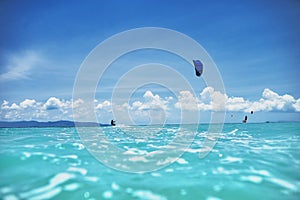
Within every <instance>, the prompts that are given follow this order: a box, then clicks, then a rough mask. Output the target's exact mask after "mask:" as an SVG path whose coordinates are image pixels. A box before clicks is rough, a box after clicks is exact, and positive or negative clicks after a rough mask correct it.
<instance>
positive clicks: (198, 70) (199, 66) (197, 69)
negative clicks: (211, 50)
mask: <svg viewBox="0 0 300 200" xmlns="http://www.w3.org/2000/svg"><path fill="white" fill-rule="evenodd" d="M193 63H194V66H195V72H196V76H201V74H202V72H203V64H202V62H201V61H200V60H193Z"/></svg>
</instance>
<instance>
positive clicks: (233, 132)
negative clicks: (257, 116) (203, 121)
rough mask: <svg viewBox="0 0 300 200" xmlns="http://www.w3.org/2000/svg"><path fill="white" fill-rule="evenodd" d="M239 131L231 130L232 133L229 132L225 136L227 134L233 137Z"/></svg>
mask: <svg viewBox="0 0 300 200" xmlns="http://www.w3.org/2000/svg"><path fill="white" fill-rule="evenodd" d="M238 130H239V129H237V128H236V129H234V130H232V131H230V132H229V133H227V134H229V135H235V133H236V132H237V131H238Z"/></svg>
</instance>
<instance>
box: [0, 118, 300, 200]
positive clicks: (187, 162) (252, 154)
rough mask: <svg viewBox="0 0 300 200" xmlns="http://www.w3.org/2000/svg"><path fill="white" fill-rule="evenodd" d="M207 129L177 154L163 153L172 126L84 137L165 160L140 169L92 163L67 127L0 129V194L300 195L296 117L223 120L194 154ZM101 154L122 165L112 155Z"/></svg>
mask: <svg viewBox="0 0 300 200" xmlns="http://www.w3.org/2000/svg"><path fill="white" fill-rule="evenodd" d="M207 127H208V126H207V125H200V126H199V127H198V132H197V133H196V136H195V139H194V141H193V143H192V144H191V145H190V146H189V148H186V149H184V150H185V153H184V154H183V155H182V156H181V157H180V158H177V157H170V156H168V157H163V155H164V152H165V151H166V150H167V151H171V150H172V149H174V148H179V147H180V146H178V145H175V146H174V145H166V144H168V143H169V142H170V141H172V139H173V138H174V136H175V135H176V133H177V131H176V130H177V129H178V126H176V125H167V126H165V127H160V128H158V127H149V126H134V127H119V128H111V127H105V128H104V129H103V130H104V131H105V134H106V140H102V139H101V138H100V140H99V141H96V139H99V138H97V137H93V136H92V135H91V138H90V141H89V142H91V144H95V148H98V145H99V144H100V145H102V146H103V147H107V146H108V144H109V143H111V144H114V145H116V146H118V148H121V149H122V150H124V152H123V154H124V155H126V156H128V158H129V159H128V162H132V163H137V164H148V163H149V162H152V160H151V158H153V157H152V156H154V155H161V156H162V157H161V159H159V160H155V163H156V165H164V164H169V163H172V164H170V165H167V166H166V167H163V168H162V169H159V170H156V171H152V172H149V173H140V174H133V173H125V172H122V171H117V170H114V169H111V168H108V167H107V166H105V165H104V164H103V163H101V162H99V161H98V160H97V159H95V158H94V157H93V156H92V155H91V154H90V152H88V151H87V149H86V148H85V146H84V143H83V142H82V141H81V140H80V138H79V137H78V135H77V133H76V130H75V129H74V128H27V129H4V128H2V129H0V137H1V140H0V142H1V145H0V153H1V157H0V163H1V164H0V170H1V172H0V173H1V174H0V180H1V181H0V183H1V184H0V199H4V200H15V199H160V200H165V199H207V200H217V199H222V200H225V199H298V198H299V195H300V175H299V173H298V172H299V171H300V155H299V152H300V146H299V143H300V124H299V123H269V124H225V127H224V129H223V132H222V134H221V136H220V138H219V140H218V143H217V145H216V146H215V147H214V149H213V150H212V151H211V152H210V154H209V155H208V156H207V157H205V158H204V159H200V158H199V153H200V152H201V151H205V148H202V146H201V145H202V144H203V140H204V139H205V138H206V137H207V130H206V129H207ZM153 130H157V132H156V133H153ZM191 130H193V129H191ZM185 131H188V129H186V130H185ZM108 142H109V143H108ZM103 152H104V153H105V151H103ZM149 154H150V156H149ZM107 156H109V158H108V159H115V160H116V161H117V163H118V164H119V165H124V163H123V162H122V160H120V158H119V157H118V156H116V155H113V154H111V153H109V154H107Z"/></svg>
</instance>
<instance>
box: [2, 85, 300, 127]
mask: <svg viewBox="0 0 300 200" xmlns="http://www.w3.org/2000/svg"><path fill="white" fill-rule="evenodd" d="M224 101H225V102H226V104H225V109H226V111H230V112H250V111H254V112H266V111H267V112H270V111H279V112H300V98H299V99H296V98H294V97H293V96H291V95H288V94H284V95H279V94H277V93H276V92H274V91H272V90H270V89H268V88H266V89H264V91H263V92H262V95H261V98H260V99H258V100H256V101H250V100H248V99H244V98H243V97H229V96H228V95H227V94H222V93H221V92H219V91H215V90H214V88H211V87H206V88H204V89H203V91H202V92H201V93H200V94H198V95H197V96H195V95H194V94H193V93H192V92H190V91H180V93H179V94H178V96H177V99H175V98H173V97H170V96H167V97H161V96H159V95H158V94H155V93H153V92H152V91H150V90H148V91H146V92H145V93H144V95H143V96H142V97H141V98H140V99H139V100H137V101H132V102H124V103H123V104H120V105H115V104H113V103H112V102H110V101H109V100H104V101H99V100H95V101H94V102H95V113H96V115H97V117H98V121H100V122H102V121H105V122H106V121H108V120H110V119H111V118H112V117H113V114H112V113H114V115H115V114H117V115H118V120H119V121H135V122H138V123H145V122H146V123H163V122H164V121H165V119H166V118H169V117H172V116H173V115H174V113H175V114H177V113H178V111H180V110H181V109H182V110H198V111H200V112H201V111H219V110H220V109H222V106H221V105H219V102H224ZM73 108H79V109H81V112H80V113H82V114H84V111H85V110H84V101H83V100H82V99H77V100H75V101H74V102H72V100H65V99H59V98H57V97H50V98H49V99H47V100H45V101H44V102H40V101H36V100H35V99H25V100H23V101H22V102H19V103H17V102H9V101H7V100H4V101H3V102H2V104H1V107H0V116H1V120H11V121H13V120H41V121H48V120H63V119H64V120H72V119H73V112H72V109H73ZM128 113H129V114H128ZM124 116H129V118H130V119H128V117H127V118H126V119H125V118H124V119H121V118H122V117H124Z"/></svg>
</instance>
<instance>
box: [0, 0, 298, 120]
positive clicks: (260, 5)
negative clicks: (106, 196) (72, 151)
mask: <svg viewBox="0 0 300 200" xmlns="http://www.w3.org/2000/svg"><path fill="white" fill-rule="evenodd" d="M298 19H300V1H297V0H272V1H271V0H263V1H259V0H254V1H238V0H236V1H234V0H229V1H217V0H212V1H197V0H187V1H170V0H166V1H158V0H152V1H143V0H142V1H138V0H132V1H126V0H124V1H117V0H113V1H104V0H103V1H102V0H100V1H93V0H91V1H50V0H49V1H47V0H44V1H38V0H28V1H17V0H2V1H0V37H1V42H0V106H1V110H0V120H1V121H16V120H38V121H53V120H73V110H72V102H73V106H78V107H80V108H82V109H84V105H85V102H84V99H73V89H74V88H73V87H74V84H75V81H76V77H77V74H78V73H79V70H80V66H81V65H82V64H83V62H84V60H85V59H86V58H87V56H88V55H89V54H90V53H91V51H92V50H93V49H94V48H95V47H96V46H97V45H99V44H100V43H101V42H103V41H105V40H107V39H108V38H110V37H112V36H114V35H115V34H118V33H121V32H124V31H127V30H130V29H136V28H143V27H161V28H166V29H171V30H174V31H177V32H179V33H182V34H184V35H186V36H188V37H190V38H192V39H193V40H195V41H196V42H197V43H199V44H200V45H201V46H202V47H203V48H204V49H205V50H206V52H207V53H208V54H209V55H210V57H211V58H212V59H213V61H214V63H215V64H216V66H217V68H218V70H219V72H220V75H221V77H222V80H223V83H224V88H225V91H226V92H220V91H218V90H216V89H215V88H213V87H211V86H210V85H206V84H205V82H204V81H203V79H201V78H197V77H195V75H194V71H193V68H188V67H184V66H188V65H189V63H187V62H186V61H184V60H183V59H181V58H179V57H178V56H177V55H173V54H171V53H170V52H164V51H160V50H155V49H143V50H139V51H134V52H130V53H128V54H126V55H123V56H121V57H120V58H118V59H117V60H115V61H114V62H113V63H112V64H111V65H110V66H109V67H108V69H107V71H106V72H105V74H104V75H103V77H102V78H101V80H100V81H99V83H98V86H97V89H96V92H95V99H94V104H95V106H94V112H95V113H96V116H97V120H98V121H99V122H100V123H109V121H110V120H111V119H112V118H114V119H116V120H117V122H119V123H122V124H151V123H178V122H180V120H181V113H182V112H185V111H187V112H192V111H193V112H198V113H199V114H200V121H201V122H209V121H210V118H211V113H212V112H216V111H218V110H216V108H215V107H214V106H213V102H214V100H215V101H216V102H218V101H219V100H220V99H223V100H225V101H226V105H225V111H226V116H225V121H226V122H241V120H242V119H243V117H244V116H245V115H248V116H249V118H248V121H249V122H264V121H300V90H299V87H300V83H299V80H298V77H299V74H300V73H299V72H300V70H299V64H298V58H299V57H300V49H299V47H300V36H299V35H300V21H299V20H298ZM131 42H133V43H134V41H131ZM176 42H178V41H174V44H176ZM125 45H126V44H125ZM107 51H109V49H108V50H107ZM112 53H114V52H112ZM99 59H100V60H101V55H99ZM147 63H161V64H163V65H167V66H169V67H170V68H171V69H174V70H175V71H176V72H178V73H179V74H181V75H182V76H183V77H184V78H185V79H186V80H187V82H188V83H189V84H190V85H191V86H192V89H193V91H192V90H188V89H182V88H181V87H180V85H181V82H180V81H177V80H179V79H176V78H174V77H172V76H170V74H169V73H165V72H163V70H159V69H158V70H156V71H155V72H153V70H152V71H151V69H154V68H155V67H153V66H152V67H151V66H150V67H149V71H147V72H146V75H141V76H135V77H131V78H130V80H132V82H131V83H135V80H138V79H139V78H140V79H142V80H143V76H144V77H146V76H147V77H151V73H153V74H152V75H153V77H156V78H158V79H157V80H165V79H168V80H173V83H177V84H175V85H174V86H172V88H170V87H166V86H163V85H159V84H155V83H152V84H150V83H148V84H144V85H139V86H138V87H137V88H136V89H135V90H134V91H128V92H129V93H130V95H129V96H130V99H122V98H121V97H122V94H121V93H120V94H115V99H116V102H113V101H112V94H113V91H114V90H115V89H116V84H117V83H118V81H119V82H120V80H121V77H123V76H124V75H126V73H128V72H130V70H132V69H134V68H135V67H137V66H139V65H142V64H147ZM182 66H183V67H182ZM205 67H208V66H205V65H204V72H203V73H205ZM87 79H89V77H87ZM120 91H121V92H123V93H126V92H127V90H120ZM128 92H127V94H129V93H128ZM122 100H123V101H122ZM191 102H192V103H191ZM193 102H194V104H196V107H195V106H193V105H191V104H193ZM250 111H254V114H252V115H251V114H250ZM82 112H83V111H82ZM83 113H84V112H83ZM125 116H126V117H125ZM128 116H129V117H128ZM187 116H189V115H187ZM83 120H84V119H83ZM185 120H186V122H191V123H196V122H194V121H193V118H191V117H185Z"/></svg>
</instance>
